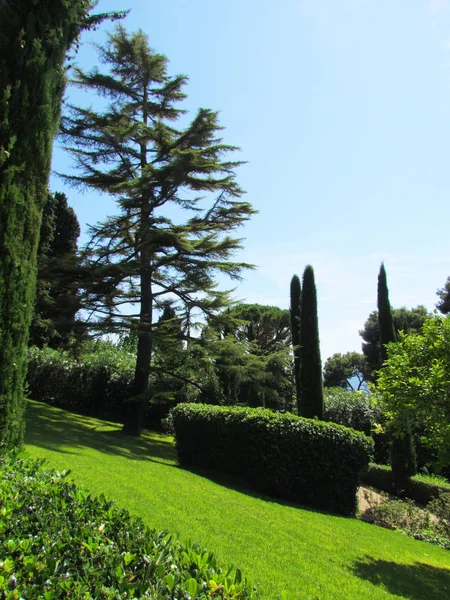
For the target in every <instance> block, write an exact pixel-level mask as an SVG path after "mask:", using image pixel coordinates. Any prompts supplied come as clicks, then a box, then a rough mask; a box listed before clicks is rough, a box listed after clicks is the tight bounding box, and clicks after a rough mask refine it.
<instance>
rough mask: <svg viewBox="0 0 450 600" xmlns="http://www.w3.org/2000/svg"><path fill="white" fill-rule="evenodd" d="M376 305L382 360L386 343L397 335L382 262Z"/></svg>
mask: <svg viewBox="0 0 450 600" xmlns="http://www.w3.org/2000/svg"><path fill="white" fill-rule="evenodd" d="M377 305H378V321H379V324H380V345H381V358H382V361H383V362H384V361H385V360H386V358H387V349H386V344H389V343H390V342H395V341H396V339H397V336H396V334H395V328H394V320H393V318H392V311H391V305H390V303H389V290H388V286H387V279H386V270H385V268H384V264H383V263H381V267H380V272H379V274H378V295H377Z"/></svg>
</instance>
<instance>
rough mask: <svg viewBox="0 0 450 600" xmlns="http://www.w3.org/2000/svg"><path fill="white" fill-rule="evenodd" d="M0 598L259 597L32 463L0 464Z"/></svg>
mask: <svg viewBox="0 0 450 600" xmlns="http://www.w3.org/2000/svg"><path fill="white" fill-rule="evenodd" d="M0 482H1V485H0V506H1V512H2V519H1V520H0V555H1V557H2V559H1V562H0V596H1V597H2V598H7V599H8V600H18V599H19V598H43V599H45V600H53V599H56V598H63V597H64V598H65V597H70V598H96V599H97V598H99V599H101V598H105V599H106V598H108V599H121V598H154V599H164V600H165V599H170V598H178V599H180V598H185V599H188V598H194V597H195V598H212V597H214V598H231V597H233V598H239V599H244V598H249V599H257V598H259V597H260V595H259V593H258V592H257V591H256V589H254V588H252V586H251V585H249V583H248V582H247V581H246V580H245V579H243V578H242V574H241V572H240V570H239V569H236V570H234V571H232V570H231V569H229V570H226V571H224V570H222V569H220V568H219V567H218V566H217V564H216V561H215V559H214V556H213V555H212V554H211V553H209V552H202V551H200V550H199V549H198V548H197V547H196V546H194V545H191V544H188V545H183V544H181V543H180V542H179V541H178V540H176V539H174V538H172V537H171V536H169V535H168V534H167V532H163V533H160V534H157V533H156V532H155V531H150V530H148V529H147V528H146V527H145V526H144V524H143V522H142V521H141V520H140V519H137V518H135V517H131V516H130V514H129V513H128V512H127V511H126V510H123V509H116V508H113V507H112V504H113V503H112V502H108V501H107V500H106V499H105V498H104V497H102V496H101V497H100V498H98V499H96V498H92V497H91V496H90V495H89V494H88V493H87V492H85V491H83V490H79V489H77V488H76V486H75V485H74V484H73V483H70V482H69V481H67V479H66V473H62V474H60V473H52V472H48V471H43V470H41V469H40V463H39V462H38V461H31V460H19V459H17V458H12V457H3V458H2V459H1V460H0Z"/></svg>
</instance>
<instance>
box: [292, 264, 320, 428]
mask: <svg viewBox="0 0 450 600" xmlns="http://www.w3.org/2000/svg"><path fill="white" fill-rule="evenodd" d="M299 389H300V403H299V404H298V414H299V415H301V416H302V417H307V418H308V419H313V418H318V419H321V418H322V415H323V381H322V361H321V359H320V340H319V319H318V315H317V290H316V282H315V278H314V269H313V268H312V266H311V265H307V266H306V267H305V270H304V271H303V279H302V294H301V309H300V379H299Z"/></svg>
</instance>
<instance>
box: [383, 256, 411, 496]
mask: <svg viewBox="0 0 450 600" xmlns="http://www.w3.org/2000/svg"><path fill="white" fill-rule="evenodd" d="M378 322H379V325H380V346H381V360H382V363H383V365H384V363H385V362H386V359H387V346H388V344H390V343H394V342H395V341H396V340H397V335H396V332H395V328H394V320H393V318H392V311H391V305H390V302H389V290H388V286H387V278H386V270H385V268H384V264H383V263H381V267H380V273H379V275H378ZM381 370H382V369H381ZM391 466H392V475H393V478H394V481H395V484H396V485H397V486H398V487H401V486H402V484H403V481H404V480H405V478H407V477H409V476H410V475H414V474H415V473H416V472H417V467H416V459H415V450H414V442H413V437H412V433H411V427H410V423H409V422H405V424H404V428H403V430H402V431H400V432H399V431H394V432H393V439H392V442H391Z"/></svg>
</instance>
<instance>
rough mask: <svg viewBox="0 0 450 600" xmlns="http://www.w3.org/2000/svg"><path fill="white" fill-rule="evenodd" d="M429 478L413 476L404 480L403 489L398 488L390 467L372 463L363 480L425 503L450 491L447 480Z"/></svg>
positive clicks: (392, 492) (387, 490) (389, 491)
mask: <svg viewBox="0 0 450 600" xmlns="http://www.w3.org/2000/svg"><path fill="white" fill-rule="evenodd" d="M428 479H429V481H427V478H426V477H425V476H423V475H417V476H415V477H411V478H409V479H407V480H406V481H405V482H404V484H403V489H401V490H398V489H396V487H395V485H394V480H393V477H392V469H391V468H390V467H387V466H385V465H376V464H374V463H370V464H369V466H368V468H367V470H366V471H364V472H363V474H362V481H363V482H364V483H365V484H367V485H371V486H373V487H376V488H379V489H380V490H383V491H385V492H388V493H389V494H396V495H400V496H402V497H405V498H411V500H414V501H415V502H417V503H418V504H423V505H426V504H428V503H429V502H431V500H433V498H436V497H437V496H439V494H440V493H441V492H449V485H450V484H445V482H442V483H435V482H434V480H433V478H431V477H430V478H428ZM434 479H436V478H434Z"/></svg>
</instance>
